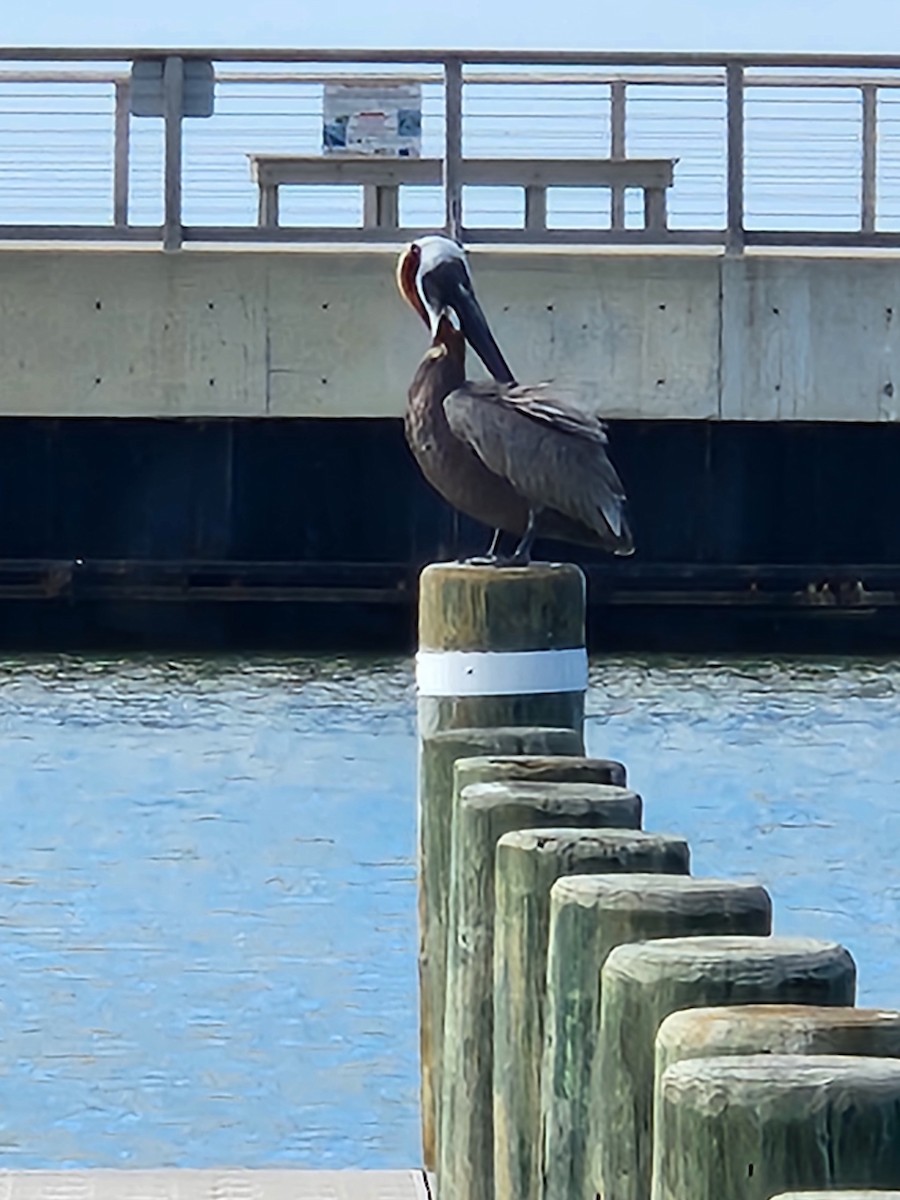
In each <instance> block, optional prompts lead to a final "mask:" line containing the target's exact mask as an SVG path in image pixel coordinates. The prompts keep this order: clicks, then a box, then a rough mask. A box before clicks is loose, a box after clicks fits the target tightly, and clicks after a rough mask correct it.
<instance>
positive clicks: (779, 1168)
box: [653, 1054, 900, 1200]
mask: <svg viewBox="0 0 900 1200" xmlns="http://www.w3.org/2000/svg"><path fill="white" fill-rule="evenodd" d="M861 1181H864V1182H865V1184H866V1185H867V1186H871V1187H892V1188H898V1187H900V1061H898V1060H897V1059H890V1058H854V1057H850V1056H837V1055H835V1056H831V1055H822V1056H820V1057H815V1058H808V1057H805V1056H801V1055H782V1054H758V1055H748V1056H746V1057H737V1058H698V1059H693V1060H690V1061H688V1062H680V1063H676V1064H675V1065H674V1066H671V1067H669V1069H668V1070H667V1071H666V1072H665V1074H664V1075H663V1077H662V1080H661V1082H660V1094H659V1128H658V1130H657V1145H656V1151H655V1155H654V1172H653V1200H725V1197H727V1198H728V1200H770V1197H772V1196H775V1195H777V1193H778V1192H779V1191H783V1190H784V1189H785V1188H792V1187H793V1188H796V1187H799V1188H804V1187H806V1188H816V1187H818V1188H823V1187H824V1188H833V1187H856V1186H858V1185H859V1184H860V1182H861ZM829 1194H831V1193H829Z"/></svg>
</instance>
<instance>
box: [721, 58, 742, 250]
mask: <svg viewBox="0 0 900 1200" xmlns="http://www.w3.org/2000/svg"><path fill="white" fill-rule="evenodd" d="M725 96H726V104H727V127H728V175H727V181H728V182H727V205H728V230H727V239H726V245H727V248H728V251H729V253H732V254H741V253H743V249H744V67H743V64H742V63H739V62H729V63H728V64H727V65H726V67H725Z"/></svg>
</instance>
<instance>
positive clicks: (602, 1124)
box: [591, 937, 856, 1200]
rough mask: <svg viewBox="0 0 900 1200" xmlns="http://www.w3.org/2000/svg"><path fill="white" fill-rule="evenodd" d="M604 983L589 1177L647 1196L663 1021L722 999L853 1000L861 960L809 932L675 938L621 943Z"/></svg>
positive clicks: (628, 1195) (623, 1198)
mask: <svg viewBox="0 0 900 1200" xmlns="http://www.w3.org/2000/svg"><path fill="white" fill-rule="evenodd" d="M601 989H602V996H601V1004H600V1039H599V1041H600V1046H599V1054H598V1063H599V1078H598V1081H597V1087H598V1111H599V1128H598V1130H597V1131H596V1138H595V1141H594V1145H593V1146H592V1148H591V1149H592V1157H593V1162H594V1166H593V1169H592V1182H593V1185H594V1186H595V1188H596V1190H597V1191H598V1192H600V1194H601V1195H602V1196H603V1198H604V1200H648V1197H649V1195H650V1174H651V1160H652V1136H653V1071H654V1055H655V1045H656V1035H657V1031H658V1030H659V1026H660V1025H661V1024H662V1021H663V1020H664V1019H665V1018H666V1017H667V1016H668V1015H669V1014H670V1013H672V1012H676V1011H678V1010H679V1009H683V1008H697V1007H702V1006H707V1005H715V1004H723V1003H727V1004H766V1003H769V1004H791V1003H799V1004H804V1003H808V1004H818V1005H852V1004H853V1001H854V996H855V991H856V967H855V965H854V962H853V959H852V957H851V956H850V954H849V952H848V951H847V950H845V949H844V947H843V946H839V945H837V944H836V943H833V942H821V941H815V940H813V939H811V938H783V937H775V938H763V937H708V938H671V939H667V940H662V941H652V942H643V943H640V944H637V945H629V946H619V947H617V948H616V949H615V950H613V951H612V952H611V954H610V955H609V957H608V958H607V960H606V964H605V966H604V967H603V974H602V981H601ZM673 1069H677V1068H673ZM725 1196H728V1198H729V1200H737V1197H734V1196H732V1195H731V1194H730V1193H728V1192H727V1191H726V1192H723V1193H721V1195H720V1197H719V1198H718V1200H724V1197H725Z"/></svg>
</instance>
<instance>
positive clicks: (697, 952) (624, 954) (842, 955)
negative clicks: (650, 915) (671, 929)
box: [603, 934, 853, 983]
mask: <svg viewBox="0 0 900 1200" xmlns="http://www.w3.org/2000/svg"><path fill="white" fill-rule="evenodd" d="M791 959H796V960H797V962H798V963H802V964H803V965H804V967H805V969H807V970H808V969H809V968H811V967H812V966H813V965H814V964H815V963H817V962H818V963H821V964H822V966H823V967H828V968H830V967H832V966H833V964H834V963H835V962H839V961H841V960H844V962H845V964H846V966H847V968H848V969H852V968H853V958H852V956H851V954H850V952H849V951H848V950H846V949H845V948H844V947H843V946H841V945H840V944H839V943H837V942H826V941H820V940H819V939H818V938H800V937H764V936H760V935H754V934H744V935H737V936H728V937H694V938H690V937H683V938H664V939H661V940H659V941H652V942H633V943H628V944H626V945H623V946H617V947H616V948H615V950H613V951H612V952H611V953H610V955H609V958H608V959H607V960H606V964H605V966H604V968H603V975H604V978H614V977H618V978H622V979H631V980H634V981H636V982H638V983H651V982H653V981H655V980H658V979H660V978H661V977H663V976H670V977H681V978H696V977H700V976H702V975H704V974H706V973H707V972H709V971H710V970H715V969H716V968H717V967H720V966H726V965H728V964H729V963H730V962H731V961H733V960H734V961H737V962H740V963H741V964H742V965H746V964H748V963H753V962H759V963H760V964H761V965H762V964H763V963H767V962H773V961H775V960H778V961H779V962H780V963H781V964H782V967H783V966H784V965H785V964H786V963H787V962H789V961H790V960H791Z"/></svg>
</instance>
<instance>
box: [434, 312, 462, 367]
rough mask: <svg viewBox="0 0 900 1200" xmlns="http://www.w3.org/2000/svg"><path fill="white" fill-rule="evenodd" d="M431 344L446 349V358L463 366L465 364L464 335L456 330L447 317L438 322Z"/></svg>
mask: <svg viewBox="0 0 900 1200" xmlns="http://www.w3.org/2000/svg"><path fill="white" fill-rule="evenodd" d="M431 344H432V345H433V346H444V347H446V350H447V356H448V358H451V359H456V360H457V361H458V362H460V363H463V364H464V363H465V361H466V335H465V334H464V333H463V332H462V331H461V330H459V329H457V328H456V326H455V325H454V324H453V322H452V321H451V320H450V318H449V317H446V316H444V317H441V319H440V320H439V321H438V327H437V330H436V332H435V335H434V340H433V341H432V343H431Z"/></svg>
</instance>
